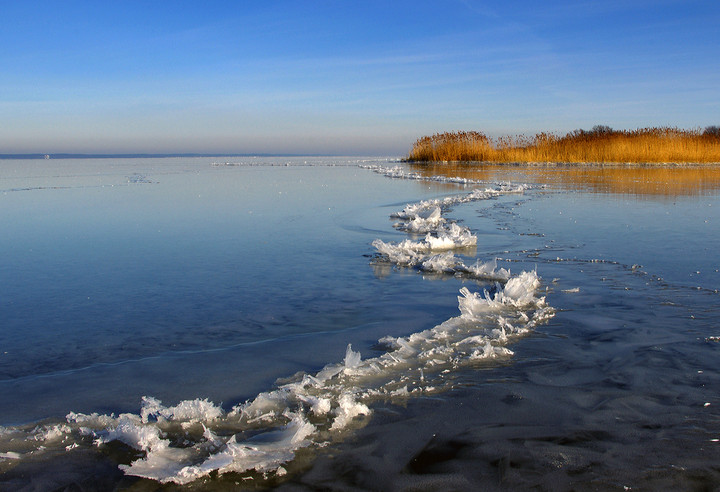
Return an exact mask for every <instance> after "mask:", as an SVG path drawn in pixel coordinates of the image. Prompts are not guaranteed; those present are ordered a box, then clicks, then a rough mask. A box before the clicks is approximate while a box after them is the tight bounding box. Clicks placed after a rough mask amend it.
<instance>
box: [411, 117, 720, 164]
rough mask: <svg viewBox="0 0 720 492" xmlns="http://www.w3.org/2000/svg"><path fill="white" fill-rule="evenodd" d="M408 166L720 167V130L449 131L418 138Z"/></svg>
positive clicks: (664, 128)
mask: <svg viewBox="0 0 720 492" xmlns="http://www.w3.org/2000/svg"><path fill="white" fill-rule="evenodd" d="M407 160H408V161H414V162H431V161H481V162H498V163H511V162H578V163H595V162H597V163H720V128H718V127H707V128H706V129H705V130H704V131H703V130H700V129H697V130H681V129H678V128H668V127H663V128H642V129H637V130H613V129H611V128H609V127H607V126H596V127H594V128H593V129H592V130H589V131H588V130H575V131H572V132H570V133H568V134H567V135H564V136H558V135H555V134H551V133H538V134H537V135H535V136H534V137H527V136H525V135H519V136H506V137H500V138H498V139H495V140H493V139H490V138H489V137H487V136H486V135H485V134H483V133H481V132H446V133H438V134H435V135H432V136H430V137H422V138H420V139H418V140H417V141H416V142H415V144H414V145H413V147H412V149H411V150H410V154H409V155H408V159H407Z"/></svg>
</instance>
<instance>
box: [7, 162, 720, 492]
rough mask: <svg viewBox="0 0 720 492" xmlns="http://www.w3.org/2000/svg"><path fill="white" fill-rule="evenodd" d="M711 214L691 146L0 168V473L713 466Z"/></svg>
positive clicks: (706, 173)
mask: <svg viewBox="0 0 720 492" xmlns="http://www.w3.org/2000/svg"><path fill="white" fill-rule="evenodd" d="M442 173H444V175H445V176H444V177H438V175H440V174H442ZM453 177H460V178H462V179H448V178H453ZM719 219H720V171H718V170H717V169H714V168H708V167H706V168H691V169H679V168H634V169H624V168H619V169H618V168H583V169H581V170H578V169H576V168H571V167H563V166H557V167H556V166H546V167H493V166H474V167H473V166H449V165H446V166H436V167H429V168H428V167H414V168H413V167H411V166H409V165H406V164H403V165H399V164H398V163H396V162H390V161H388V160H378V159H357V158H315V157H288V158H285V157H281V158H270V157H266V158H230V157H228V158H223V159H218V158H166V159H140V158H138V159H119V160H114V159H82V160H70V159H68V160H57V161H55V160H49V161H44V160H43V161H40V160H4V161H0V224H1V225H2V230H3V233H2V235H0V254H1V255H2V258H3V261H2V264H0V395H2V398H0V489H3V490H5V489H7V490H14V489H17V488H20V487H23V486H36V487H39V488H40V489H54V488H60V487H66V486H68V485H70V484H75V485H77V486H80V487H84V489H90V490H92V489H93V488H97V489H99V490H106V489H108V488H112V487H135V488H137V490H154V489H155V488H156V487H157V486H158V481H160V482H166V483H169V484H174V486H177V487H182V488H188V489H193V490H201V489H207V490H218V489H223V488H228V489H230V488H233V487H235V486H236V484H244V485H247V486H258V484H261V485H268V486H280V487H287V488H289V489H305V488H307V489H313V488H318V487H332V486H337V487H357V488H361V489H376V490H377V489H403V488H408V487H419V488H424V489H467V490H471V489H477V488H478V487H481V488H483V487H484V488H494V487H508V488H530V487H535V486H540V487H543V488H552V489H560V490H562V489H570V488H581V489H583V488H587V489H591V488H603V489H607V488H610V489H612V488H617V489H618V490H620V489H622V488H623V487H632V488H636V487H639V488H669V487H680V488H683V489H688V488H693V487H705V486H714V484H717V483H718V481H719V480H720V471H719V470H718V468H717V462H718V459H719V458H720V449H719V448H718V446H720V442H718V439H720V419H719V417H720V398H718V388H719V386H718V383H719V382H720V378H719V377H718V369H719V368H720V362H718V360H719V359H718V350H720V346H719V345H718V344H719V343H720V325H718V319H720V294H718V289H720V273H719V272H718V269H720V254H718V252H717V246H716V245H717V244H720V226H719V224H718V221H719ZM523 272H526V273H524V274H523ZM461 289H466V290H464V291H463V292H464V293H461ZM486 291H487V292H486ZM458 296H460V300H459V299H458ZM349 345H351V347H352V348H349V347H348V346H349ZM140 477H149V478H152V479H153V480H149V479H148V478H140ZM253 484H254V485H253Z"/></svg>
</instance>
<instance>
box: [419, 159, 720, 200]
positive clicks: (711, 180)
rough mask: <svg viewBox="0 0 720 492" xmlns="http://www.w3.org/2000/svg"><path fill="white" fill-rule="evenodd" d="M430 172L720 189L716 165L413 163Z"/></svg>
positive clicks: (594, 185)
mask: <svg viewBox="0 0 720 492" xmlns="http://www.w3.org/2000/svg"><path fill="white" fill-rule="evenodd" d="M411 166H412V168H413V170H414V171H416V172H419V173H421V174H424V175H427V176H437V175H443V176H459V177H462V178H468V179H477V180H481V181H506V180H521V181H528V180H529V181H533V182H535V183H540V184H548V185H555V186H563V187H570V188H574V189H578V188H583V189H588V188H589V189H592V190H594V191H597V192H601V193H620V194H627V195H638V196H668V197H672V196H689V195H703V194H707V193H711V192H714V191H717V190H719V189H720V167H716V166H687V165H685V166H682V167H679V166H642V167H638V166H566V165H542V166H537V165H513V166H507V165H494V164H468V163H442V164H440V163H428V164H412V165H411Z"/></svg>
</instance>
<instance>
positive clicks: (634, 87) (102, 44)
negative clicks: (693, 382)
mask: <svg viewBox="0 0 720 492" xmlns="http://www.w3.org/2000/svg"><path fill="white" fill-rule="evenodd" d="M0 22H1V23H2V28H0V67H1V68H0V125H1V127H0V153H22V152H28V153H34V152H40V153H53V152H54V153H58V152H108V153H113V152H158V153H162V152H208V153H223V152H228V153H229V152H232V153H255V152H257V153H329V154H374V155H398V156H399V155H404V154H406V153H407V151H408V150H409V148H410V146H411V145H412V143H413V142H414V141H415V139H416V138H418V137H420V136H422V135H426V134H432V133H435V132H439V131H447V130H478V131H483V132H485V133H487V134H489V135H491V136H498V135H503V134H518V133H526V134H534V133H535V132H537V131H552V132H558V133H565V132H567V131H570V130H573V129H576V128H590V127H592V126H593V125H595V124H605V125H609V126H611V127H613V128H638V127H645V126H667V125H669V126H678V127H681V128H695V127H704V126H707V125H711V124H716V125H717V124H720V62H718V57H719V56H720V55H719V53H720V28H718V26H720V2H717V1H710V0H706V1H693V0H685V1H670V0H653V1H631V0H630V1H629V0H625V1H616V0H605V1H567V2H564V1H554V0H548V1H545V2H536V1H533V2H530V1H517V2H513V1H509V0H505V1H487V2H476V1H471V0H448V1H438V2H424V1H417V0H416V1H393V2H375V1H365V2H349V1H340V0H335V1H315V2H285V1H269V2H240V1H204V2H197V1H170V2H158V1H143V2H139V1H122V2H73V1H63V2H59V1H33V0H25V1H14V0H13V1H11V0H0Z"/></svg>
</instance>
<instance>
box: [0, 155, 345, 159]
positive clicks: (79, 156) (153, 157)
mask: <svg viewBox="0 0 720 492" xmlns="http://www.w3.org/2000/svg"><path fill="white" fill-rule="evenodd" d="M341 155H342V156H344V155H343V154H338V156H341ZM46 156H47V159H48V160H53V159H156V158H157V159H161V158H169V157H335V155H328V154H232V153H229V154H192V153H189V154H71V153H60V154H0V159H28V160H30V159H46Z"/></svg>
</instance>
